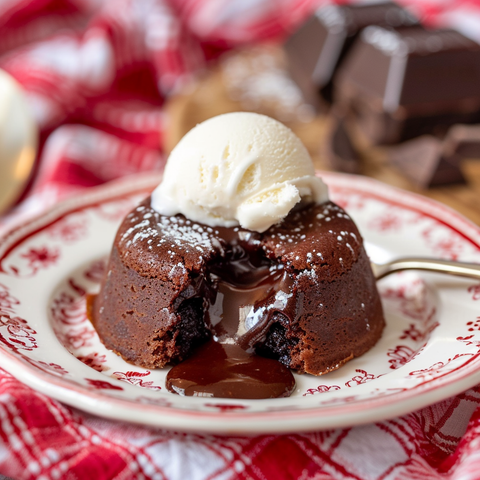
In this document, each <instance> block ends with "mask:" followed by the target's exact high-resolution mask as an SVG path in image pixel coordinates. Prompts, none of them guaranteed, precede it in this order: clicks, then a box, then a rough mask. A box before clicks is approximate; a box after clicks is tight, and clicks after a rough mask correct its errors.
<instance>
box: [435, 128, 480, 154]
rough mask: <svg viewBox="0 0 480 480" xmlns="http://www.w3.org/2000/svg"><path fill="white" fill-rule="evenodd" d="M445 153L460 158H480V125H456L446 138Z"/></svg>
mask: <svg viewBox="0 0 480 480" xmlns="http://www.w3.org/2000/svg"><path fill="white" fill-rule="evenodd" d="M444 143H445V146H444V151H445V154H447V155H458V156H459V157H460V158H462V159H464V158H480V125H454V126H453V127H452V128H450V130H449V131H448V133H447V136H446V137H445V141H444Z"/></svg>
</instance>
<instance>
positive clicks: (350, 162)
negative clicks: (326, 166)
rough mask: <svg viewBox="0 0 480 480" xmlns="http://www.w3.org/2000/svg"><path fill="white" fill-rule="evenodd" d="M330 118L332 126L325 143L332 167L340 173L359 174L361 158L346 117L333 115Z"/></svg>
mask: <svg viewBox="0 0 480 480" xmlns="http://www.w3.org/2000/svg"><path fill="white" fill-rule="evenodd" d="M330 117H331V125H330V128H329V131H328V133H327V138H326V142H325V146H326V156H327V159H328V161H329V163H330V166H331V167H332V168H333V169H334V170H337V171H339V172H345V173H359V172H360V164H361V156H360V153H359V152H358V150H357V149H356V148H355V145H354V144H353V142H352V140H351V139H350V135H349V133H348V128H347V124H346V122H347V120H346V118H345V116H343V115H342V114H335V113H332V115H331V116H330Z"/></svg>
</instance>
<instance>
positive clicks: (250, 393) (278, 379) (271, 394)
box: [166, 340, 295, 399]
mask: <svg viewBox="0 0 480 480" xmlns="http://www.w3.org/2000/svg"><path fill="white" fill-rule="evenodd" d="M166 386H167V389H168V390H169V391H170V392H173V393H178V394H179V395H184V396H188V397H218V398H251V399H253V398H278V397H288V396H289V395H290V394H291V393H292V392H293V389H294V388H295V379H294V378H293V375H292V373H291V372H290V370H289V369H288V368H287V367H285V366H284V365H282V364H281V363H280V362H277V361H276V360H272V359H270V358H264V357H260V356H258V355H254V354H250V353H247V352H246V351H245V350H243V349H242V348H241V347H239V346H238V345H229V344H222V343H219V342H215V341H214V340H210V341H209V342H207V343H205V344H204V345H202V346H201V347H199V348H198V349H197V350H196V351H195V352H194V353H193V355H192V356H191V357H189V358H188V359H187V360H185V361H183V362H182V363H180V364H179V365H177V366H175V367H173V368H172V369H171V370H170V371H169V372H168V375H167V380H166Z"/></svg>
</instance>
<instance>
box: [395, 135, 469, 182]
mask: <svg viewBox="0 0 480 480" xmlns="http://www.w3.org/2000/svg"><path fill="white" fill-rule="evenodd" d="M443 146H444V145H443V142H442V141H441V140H440V139H439V138H437V137H434V136H432V135H422V136H420V137H418V138H415V139H413V140H409V141H407V142H404V143H402V144H399V145H397V146H395V147H392V148H391V149H390V151H389V160H390V162H391V163H392V164H393V165H394V166H395V167H397V168H398V169H399V170H401V172H402V173H403V174H404V175H405V176H406V177H408V178H409V179H410V180H411V181H412V182H413V183H414V184H416V185H417V186H419V187H421V188H427V187H433V186H439V185H447V184H452V183H464V182H465V178H464V176H463V174H462V171H461V169H460V157H459V156H457V155H451V156H445V155H444V152H443Z"/></svg>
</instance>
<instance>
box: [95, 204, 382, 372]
mask: <svg viewBox="0 0 480 480" xmlns="http://www.w3.org/2000/svg"><path fill="white" fill-rule="evenodd" d="M249 268H251V269H252V271H258V272H263V273H262V274H261V275H260V277H261V281H260V282H257V284H259V285H260V284H261V285H262V289H263V290H262V289H261V290H262V291H263V293H261V294H260V296H258V295H257V297H256V298H257V299H256V300H255V301H254V302H253V307H249V308H250V313H248V314H246V315H244V317H245V318H243V324H242V325H240V326H239V328H238V331H239V332H241V335H240V334H239V336H238V340H239V342H238V343H239V344H242V346H243V348H245V349H246V350H250V351H254V352H256V353H257V354H259V355H262V356H267V357H271V358H275V359H278V360H279V361H280V362H282V363H283V364H284V365H286V366H288V367H290V368H291V369H294V370H297V371H299V372H306V373H310V374H313V375H321V374H324V373H327V372H329V371H332V370H335V369H337V368H339V367H340V366H341V365H343V364H344V363H345V362H347V361H348V360H351V359H352V358H354V357H358V356H359V355H362V354H363V353H365V352H366V351H367V350H369V349H370V348H371V347H372V346H373V345H374V344H375V343H376V342H377V340H378V339H379V338H380V336H381V333H382V330H383V327H384V323H385V322H384V318H383V312H382V306H381V302H380V299H379V296H378V292H377V289H376V284H375V279H374V277H373V274H372V271H371V268H370V265H369V260H368V258H367V255H366V253H365V250H364V248H363V241H362V237H361V236H360V233H359V231H358V229H357V227H356V225H355V224H354V222H353V221H352V220H351V219H350V217H349V216H348V215H347V214H346V213H345V211H344V210H343V209H342V208H340V207H339V206H337V205H336V204H334V203H332V202H326V203H324V204H321V205H310V206H308V207H305V208H302V209H297V210H294V211H292V212H291V213H290V214H289V215H288V216H287V217H286V218H285V219H284V220H283V221H282V222H281V223H279V224H277V225H274V226H272V227H270V228H269V229H268V230H267V231H265V232H264V233H256V232H252V231H250V230H245V229H243V228H241V227H234V228H225V227H221V228H219V227H208V226H205V225H203V224H200V223H196V222H193V221H191V220H188V219H186V218H185V217H184V216H182V215H176V216H172V217H169V216H164V215H161V214H159V213H158V212H156V211H155V210H153V209H152V208H151V206H150V199H149V198H147V199H146V200H145V201H143V202H142V203H141V204H140V205H139V206H138V207H136V208H135V209H134V210H133V211H132V212H131V213H129V214H128V215H127V216H126V218H125V220H124V221H123V223H122V225H121V226H120V228H119V230H118V232H117V235H116V238H115V241H114V245H113V249H112V252H111V255H110V259H109V263H108V268H107V273H106V276H105V278H104V280H103V283H102V285H101V290H100V293H99V294H98V295H97V296H96V297H95V299H94V301H93V305H92V322H93V324H94V326H95V328H96V330H97V332H98V334H99V336H100V338H101V340H102V341H103V343H104V344H105V346H106V347H107V348H109V349H111V350H113V351H115V352H116V353H118V354H119V355H121V356H122V357H123V358H124V359H125V360H126V361H128V362H131V363H134V364H136V365H139V366H142V367H147V368H155V367H163V366H165V365H166V364H176V363H179V362H180V361H182V360H184V359H186V358H187V357H188V356H189V355H190V354H191V352H192V351H193V349H194V348H195V347H197V346H199V345H200V344H202V343H204V342H206V341H207V340H208V339H209V338H211V337H212V335H213V336H214V338H215V335H216V332H217V331H218V330H215V328H217V327H218V326H217V327H215V326H214V324H215V321H214V319H213V317H215V308H216V307H215V305H216V304H217V302H216V297H217V291H218V292H220V288H219V285H221V283H222V281H224V280H225V281H227V282H230V283H235V281H236V280H235V278H233V277H234V276H235V275H236V274H235V273H232V272H235V271H243V272H245V270H246V269H247V270H248V269H249ZM247 273H248V272H247ZM260 277H259V278H260ZM232 278H233V280H232ZM239 278H240V277H239ZM237 280H238V279H237ZM240 283H241V282H240ZM257 291H258V287H257ZM218 295H220V293H218ZM240 323H241V322H240Z"/></svg>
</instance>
